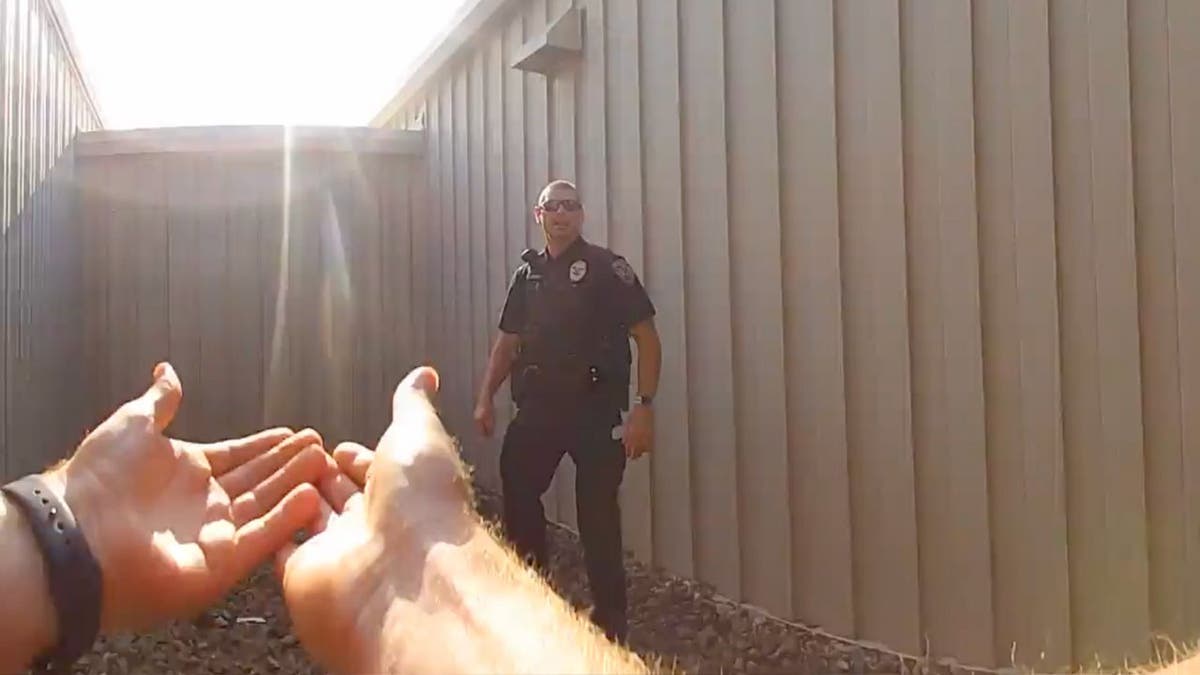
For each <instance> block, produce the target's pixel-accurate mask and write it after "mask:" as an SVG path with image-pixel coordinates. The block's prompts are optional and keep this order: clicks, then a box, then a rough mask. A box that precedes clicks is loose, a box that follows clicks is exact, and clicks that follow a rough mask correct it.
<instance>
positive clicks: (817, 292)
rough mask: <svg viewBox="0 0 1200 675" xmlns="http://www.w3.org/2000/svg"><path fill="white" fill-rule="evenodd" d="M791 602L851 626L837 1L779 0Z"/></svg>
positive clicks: (835, 625) (840, 627) (836, 624)
mask: <svg viewBox="0 0 1200 675" xmlns="http://www.w3.org/2000/svg"><path fill="white" fill-rule="evenodd" d="M776 7H777V8H778V16H777V17H776V22H777V25H778V30H777V34H778V35H779V36H781V39H780V42H779V44H778V45H777V49H778V54H779V64H778V68H779V81H778V87H779V173H780V176H779V180H780V200H781V201H780V212H781V213H780V215H781V218H782V222H781V230H782V237H783V288H784V292H783V298H784V309H783V312H784V319H785V324H784V327H785V331H786V333H785V337H786V340H785V344H784V346H785V355H786V359H785V360H786V362H787V403H788V448H789V452H790V453H791V462H790V467H791V485H790V489H791V506H792V509H791V515H792V567H793V582H792V583H793V585H792V603H793V612H794V613H795V614H796V615H797V616H800V617H803V618H813V619H816V618H817V617H819V618H820V621H821V622H822V624H823V625H824V626H826V627H827V628H828V629H829V630H831V631H834V632H837V633H840V634H846V635H848V634H852V633H853V632H854V580H853V574H852V571H853V564H852V556H851V542H852V534H853V532H852V529H851V520H850V477H849V473H848V469H847V462H848V457H847V449H846V394H845V387H846V384H845V369H844V362H845V355H844V353H843V336H842V293H841V263H840V244H839V238H838V233H839V227H838V222H839V218H840V214H839V210H838V175H837V111H836V109H835V106H834V103H835V100H836V91H835V89H834V55H835V52H834V42H833V11H834V10H833V7H834V1H833V0H803V1H802V2H781V3H777V5H776Z"/></svg>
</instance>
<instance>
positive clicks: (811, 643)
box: [74, 492, 968, 675]
mask: <svg viewBox="0 0 1200 675" xmlns="http://www.w3.org/2000/svg"><path fill="white" fill-rule="evenodd" d="M497 505H498V502H497V499H496V497H495V495H492V494H489V493H486V492H481V493H480V495H479V506H480V512H481V513H483V514H484V516H485V517H488V518H491V519H494V517H495V514H496V513H497ZM550 541H551V547H552V554H551V558H552V560H551V576H552V580H551V583H552V585H553V586H554V587H555V588H557V589H558V590H559V592H560V593H562V594H563V595H564V597H566V598H568V599H569V600H570V601H571V602H572V603H573V604H575V605H576V606H578V607H581V608H583V607H587V606H588V603H589V596H588V591H587V579H586V575H585V574H584V571H583V570H584V567H583V557H582V549H581V548H580V546H579V543H578V539H577V538H576V536H575V535H574V534H573V533H571V532H569V531H568V530H565V529H562V528H559V527H552V528H551V530H550ZM627 564H628V577H629V601H630V643H631V646H632V647H633V648H634V649H635V650H637V651H638V652H639V653H641V654H643V655H645V656H647V657H649V659H651V660H656V661H658V662H661V663H662V664H664V665H665V666H672V665H673V666H674V667H675V669H676V672H686V673H695V674H697V675H699V674H702V673H704V674H707V673H804V674H813V675H817V674H821V675H824V674H826V673H864V674H866V673H870V674H875V673H913V674H916V673H939V674H940V673H946V674H949V673H956V674H959V673H966V672H968V671H966V670H964V669H961V668H956V667H953V666H951V665H948V664H935V663H931V662H929V661H926V660H920V661H917V660H913V659H904V660H902V659H900V658H899V657H897V656H895V655H892V654H890V653H887V652H885V651H882V650H878V649H872V648H870V647H866V646H863V645H859V644H855V643H849V642H846V641H843V640H839V639H836V638H833V637H831V636H828V635H825V634H822V633H820V632H817V631H812V630H808V629H806V628H803V627H799V626H796V625H793V624H788V623H784V622H781V621H777V620H774V619H771V618H768V617H766V616H764V615H761V614H759V613H757V612H755V611H753V610H751V609H748V608H744V607H740V606H738V605H735V604H733V603H730V602H728V601H725V600H723V599H721V598H719V597H718V596H716V595H715V594H714V593H713V592H712V589H711V588H709V587H707V586H705V585H703V584H700V583H697V582H695V581H691V580H687V579H680V578H676V577H673V576H671V575H669V574H666V573H664V572H662V571H659V570H655V569H651V568H648V567H647V566H645V565H643V564H641V563H639V562H637V561H635V560H633V559H632V558H629V559H628V560H627ZM74 672H75V673H77V674H84V673H87V674H89V675H92V674H97V675H98V674H100V673H105V674H108V675H124V674H126V673H147V674H149V673H153V674H155V675H170V674H172V673H180V674H183V673H187V674H189V675H190V674H210V673H211V674H217V675H230V674H234V673H245V674H259V673H289V674H293V673H294V674H296V675H324V671H323V670H322V669H320V668H318V667H317V666H315V665H313V664H312V663H311V662H310V661H309V660H308V657H307V656H306V654H305V652H304V650H303V649H302V648H301V646H300V645H299V643H298V642H297V640H296V638H295V637H294V636H293V635H292V634H291V632H290V621H289V619H288V613H287V608H286V606H285V605H284V603H283V599H282V597H281V596H280V593H279V586H278V583H277V581H276V579H275V577H274V574H273V573H272V572H271V571H270V568H269V567H263V568H262V569H260V570H258V571H257V572H256V573H255V574H254V575H253V576H252V577H251V578H250V579H247V580H246V581H245V582H244V583H242V584H241V585H239V586H238V587H237V588H235V589H234V591H233V592H232V593H230V595H229V597H228V598H226V600H225V602H223V603H222V604H220V605H219V606H216V607H213V608H212V609H210V610H209V611H208V612H206V613H205V614H204V615H203V616H202V617H200V618H198V619H197V620H195V621H191V622H177V623H174V624H171V625H169V626H166V627H165V628H163V629H160V630H158V631H155V632H153V633H148V634H142V635H136V636H135V635H114V636H107V637H102V638H101V639H99V640H98V641H97V643H96V645H95V646H94V648H93V650H92V651H91V652H90V653H89V654H88V655H87V656H85V657H84V658H83V659H81V660H80V661H79V663H78V664H76V668H75V670H74Z"/></svg>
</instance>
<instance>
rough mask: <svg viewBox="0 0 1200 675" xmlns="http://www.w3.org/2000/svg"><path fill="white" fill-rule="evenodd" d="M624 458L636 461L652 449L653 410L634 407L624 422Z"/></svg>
mask: <svg viewBox="0 0 1200 675" xmlns="http://www.w3.org/2000/svg"><path fill="white" fill-rule="evenodd" d="M623 443H624V445H625V456H626V457H628V458H629V459H637V458H638V457H641V456H642V455H644V454H646V453H647V452H650V451H651V450H652V449H653V448H654V410H653V409H652V408H650V407H649V406H645V405H636V406H634V407H633V410H632V411H630V413H629V419H627V420H625V433H624V436H623Z"/></svg>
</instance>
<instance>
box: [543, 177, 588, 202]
mask: <svg viewBox="0 0 1200 675" xmlns="http://www.w3.org/2000/svg"><path fill="white" fill-rule="evenodd" d="M556 187H559V188H569V189H570V190H571V192H574V193H575V195H576V196H577V197H579V198H580V201H582V200H583V197H582V196H581V195H580V194H579V188H577V187H575V184H574V183H572V182H571V181H569V180H566V179H564V178H559V179H558V180H553V181H550V182H549V183H548V184H547V185H546V187H544V188H542V191H541V192H540V193H538V204H541V203H542V202H543V201H545V198H546V195H548V194H550V191H551V190H553V189H554V188H556Z"/></svg>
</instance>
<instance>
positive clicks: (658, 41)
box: [638, 0, 695, 575]
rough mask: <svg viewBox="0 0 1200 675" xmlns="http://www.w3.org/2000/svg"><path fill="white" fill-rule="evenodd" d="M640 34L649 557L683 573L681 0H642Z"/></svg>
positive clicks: (687, 506) (686, 511)
mask: <svg viewBox="0 0 1200 675" xmlns="http://www.w3.org/2000/svg"><path fill="white" fill-rule="evenodd" d="M641 10H642V11H641V15H640V16H639V17H638V18H639V22H640V34H641V38H640V39H641V40H642V41H643V42H645V43H648V44H653V45H656V46H657V47H656V48H655V49H653V50H648V51H647V52H646V53H645V57H646V58H645V59H644V60H643V61H642V78H641V87H642V93H641V95H640V102H641V107H642V109H641V114H642V133H644V134H645V135H646V137H647V138H652V139H654V151H653V152H647V153H645V158H644V162H645V174H644V177H643V181H644V183H645V189H646V194H647V195H649V196H650V197H649V198H648V199H646V204H645V217H646V225H645V227H646V265H645V271H644V275H643V282H644V283H645V286H646V290H647V292H648V293H649V294H650V297H651V298H652V299H653V301H654V304H655V309H656V311H657V317H656V318H655V324H656V326H657V328H658V332H659V336H660V339H661V341H662V345H663V351H662V369H661V370H662V372H661V374H660V377H659V383H660V386H659V389H658V399H659V400H660V401H661V403H660V404H658V405H656V410H657V412H656V413H655V449H654V452H653V454H652V455H651V456H650V465H651V471H652V478H653V485H652V490H653V493H654V496H655V499H654V513H653V514H652V515H653V531H654V532H655V533H657V534H656V536H655V537H654V540H653V544H654V560H655V562H657V563H658V564H661V565H663V566H664V567H667V568H669V569H672V570H678V571H679V573H681V574H687V575H691V574H692V573H693V571H694V569H695V568H694V565H693V559H692V555H693V548H692V544H693V541H692V488H691V466H690V464H691V459H690V457H689V453H690V451H691V448H690V442H689V433H688V423H687V422H688V416H687V413H688V410H687V401H688V378H687V340H686V338H685V334H686V333H685V325H686V323H687V316H686V315H685V314H684V311H685V307H684V297H685V296H684V281H685V279H684V270H685V269H686V264H685V261H684V251H683V167H682V165H681V162H682V154H681V150H680V145H681V139H680V128H679V109H680V107H679V103H680V101H679V3H678V2H677V0H659V1H658V2H653V3H644V4H643V5H642V7H641Z"/></svg>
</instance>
